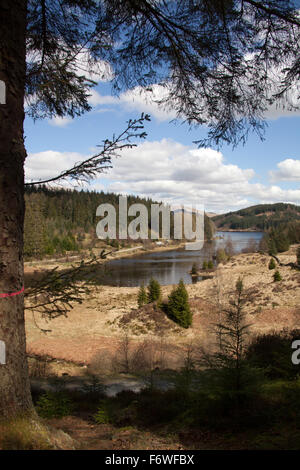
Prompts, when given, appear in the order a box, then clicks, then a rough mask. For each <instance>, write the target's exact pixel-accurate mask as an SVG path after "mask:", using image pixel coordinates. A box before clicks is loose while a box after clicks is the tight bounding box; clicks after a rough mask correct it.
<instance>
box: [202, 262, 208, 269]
mask: <svg viewBox="0 0 300 470" xmlns="http://www.w3.org/2000/svg"><path fill="white" fill-rule="evenodd" d="M202 269H203V270H204V271H206V269H207V261H203V264H202Z"/></svg>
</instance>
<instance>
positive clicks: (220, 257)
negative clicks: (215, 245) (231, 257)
mask: <svg viewBox="0 0 300 470" xmlns="http://www.w3.org/2000/svg"><path fill="white" fill-rule="evenodd" d="M216 258H217V262H218V263H225V262H226V261H227V260H228V256H227V254H226V251H225V250H224V248H219V249H218V250H217V254H216Z"/></svg>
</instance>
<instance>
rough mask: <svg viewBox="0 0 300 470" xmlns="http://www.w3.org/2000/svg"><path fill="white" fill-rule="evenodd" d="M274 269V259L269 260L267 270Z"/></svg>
mask: <svg viewBox="0 0 300 470" xmlns="http://www.w3.org/2000/svg"><path fill="white" fill-rule="evenodd" d="M275 268H276V263H275V260H274V258H271V259H270V262H269V269H275Z"/></svg>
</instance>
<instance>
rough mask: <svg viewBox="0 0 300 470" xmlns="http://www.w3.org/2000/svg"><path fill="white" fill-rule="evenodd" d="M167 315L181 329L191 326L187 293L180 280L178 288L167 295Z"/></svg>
mask: <svg viewBox="0 0 300 470" xmlns="http://www.w3.org/2000/svg"><path fill="white" fill-rule="evenodd" d="M167 309H168V315H169V317H170V318H171V319H172V320H173V321H175V322H176V323H178V324H179V325H180V326H182V327H183V328H188V327H189V326H190V325H191V324H192V312H191V310H190V306H189V301H188V293H187V290H186V288H185V285H184V283H183V280H182V279H181V280H180V281H179V284H178V287H176V288H175V289H173V291H172V292H171V294H170V295H169V301H168V307H167Z"/></svg>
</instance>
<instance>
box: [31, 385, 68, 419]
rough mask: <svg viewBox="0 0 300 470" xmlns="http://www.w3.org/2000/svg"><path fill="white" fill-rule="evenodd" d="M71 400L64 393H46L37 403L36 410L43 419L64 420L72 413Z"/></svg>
mask: <svg viewBox="0 0 300 470" xmlns="http://www.w3.org/2000/svg"><path fill="white" fill-rule="evenodd" d="M72 408H73V405H72V403H71V400H70V398H69V397H68V396H67V395H65V394H64V393H63V392H51V391H50V392H46V393H44V394H43V395H42V396H41V397H40V398H39V399H38V401H37V404H36V409H37V412H38V414H39V415H40V416H41V417H42V418H62V417H63V416H68V415H69V414H70V413H71V412H72Z"/></svg>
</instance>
